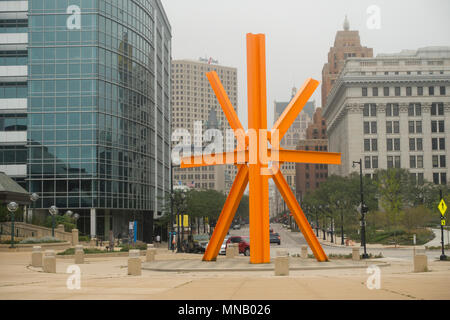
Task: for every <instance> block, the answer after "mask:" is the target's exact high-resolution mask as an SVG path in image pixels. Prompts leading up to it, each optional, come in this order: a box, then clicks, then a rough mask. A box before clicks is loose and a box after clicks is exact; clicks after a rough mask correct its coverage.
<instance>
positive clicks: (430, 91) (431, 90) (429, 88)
mask: <svg viewBox="0 0 450 320" xmlns="http://www.w3.org/2000/svg"><path fill="white" fill-rule="evenodd" d="M428 95H430V96H434V87H428Z"/></svg>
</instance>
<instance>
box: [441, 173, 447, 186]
mask: <svg viewBox="0 0 450 320" xmlns="http://www.w3.org/2000/svg"><path fill="white" fill-rule="evenodd" d="M441 184H447V173H445V172H442V173H441Z"/></svg>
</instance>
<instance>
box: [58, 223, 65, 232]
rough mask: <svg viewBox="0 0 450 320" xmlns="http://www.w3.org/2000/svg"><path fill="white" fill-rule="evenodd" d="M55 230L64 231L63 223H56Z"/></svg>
mask: <svg viewBox="0 0 450 320" xmlns="http://www.w3.org/2000/svg"><path fill="white" fill-rule="evenodd" d="M56 230H57V231H59V232H64V230H65V229H64V225H63V224H58V227H56Z"/></svg>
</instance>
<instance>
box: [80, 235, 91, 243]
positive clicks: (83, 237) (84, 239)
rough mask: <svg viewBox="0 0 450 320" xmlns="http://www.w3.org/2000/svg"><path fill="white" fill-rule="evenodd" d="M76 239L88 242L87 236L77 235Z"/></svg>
mask: <svg viewBox="0 0 450 320" xmlns="http://www.w3.org/2000/svg"><path fill="white" fill-rule="evenodd" d="M78 241H80V242H89V236H78Z"/></svg>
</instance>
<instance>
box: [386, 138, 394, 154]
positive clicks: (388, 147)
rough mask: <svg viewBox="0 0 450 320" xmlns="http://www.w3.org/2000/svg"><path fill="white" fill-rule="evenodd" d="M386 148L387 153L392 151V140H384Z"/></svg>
mask: <svg viewBox="0 0 450 320" xmlns="http://www.w3.org/2000/svg"><path fill="white" fill-rule="evenodd" d="M386 147H387V151H392V149H393V146H392V139H387V140H386Z"/></svg>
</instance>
